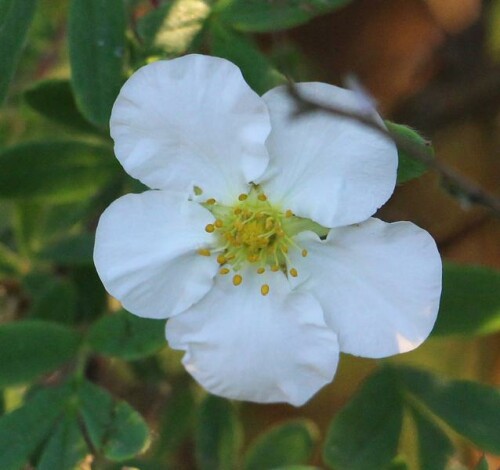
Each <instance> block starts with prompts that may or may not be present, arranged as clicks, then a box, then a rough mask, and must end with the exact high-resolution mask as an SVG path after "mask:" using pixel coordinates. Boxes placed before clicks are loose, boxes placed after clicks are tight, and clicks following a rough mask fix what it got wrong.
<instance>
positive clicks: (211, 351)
mask: <svg viewBox="0 0 500 470" xmlns="http://www.w3.org/2000/svg"><path fill="white" fill-rule="evenodd" d="M271 277H272V278H273V279H270V278H271ZM263 282H268V283H269V285H270V286H271V290H270V292H269V294H268V295H267V296H265V297H264V296H262V295H261V294H260V286H261V284H262V283H263ZM167 339H168V341H169V343H170V346H171V347H173V348H175V349H182V350H184V351H186V354H185V355H184V359H183V363H184V365H185V367H186V369H187V370H188V372H189V373H190V374H191V375H193V377H194V378H195V379H196V380H197V381H198V382H199V383H200V384H201V385H202V386H203V387H205V388H206V389H207V390H208V391H210V392H212V393H214V394H216V395H221V396H223V397H226V398H232V399H238V400H249V401H255V402H259V403H271V402H288V403H291V404H293V405H295V406H299V405H302V404H303V403H305V402H306V401H307V400H308V399H309V398H310V397H311V396H312V395H313V394H314V393H316V392H317V391H318V390H319V389H320V388H321V387H322V386H323V385H325V384H327V383H329V382H330V381H331V380H332V378H333V375H334V373H335V370H336V367H337V362H338V344H337V339H336V336H335V334H334V333H333V332H332V331H331V330H330V329H329V328H328V327H327V326H326V325H325V323H324V321H323V314H322V311H321V308H320V306H319V304H318V302H317V301H316V300H315V299H314V298H313V297H312V296H311V295H309V294H307V293H291V292H290V286H289V285H288V282H287V280H286V278H285V277H284V276H283V274H281V273H279V274H276V273H272V274H269V275H268V276H267V278H266V275H262V276H258V275H256V274H250V275H247V274H246V273H243V283H242V285H240V286H238V287H234V286H233V285H232V284H231V279H228V278H221V277H219V278H217V280H216V285H215V287H214V289H212V290H211V291H210V293H209V294H207V296H205V297H204V298H203V299H202V300H201V301H200V302H199V303H197V304H196V305H194V306H193V307H192V308H190V309H189V310H188V311H186V312H183V313H182V314H181V315H178V316H176V317H175V318H172V319H170V320H169V321H168V322H167Z"/></svg>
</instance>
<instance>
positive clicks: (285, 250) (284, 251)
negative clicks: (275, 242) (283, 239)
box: [281, 245, 288, 254]
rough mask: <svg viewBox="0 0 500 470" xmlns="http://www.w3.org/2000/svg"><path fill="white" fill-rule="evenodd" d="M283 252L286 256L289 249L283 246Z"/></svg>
mask: <svg viewBox="0 0 500 470" xmlns="http://www.w3.org/2000/svg"><path fill="white" fill-rule="evenodd" d="M281 251H282V252H283V253H285V254H286V253H288V247H287V246H286V245H283V246H282V247H281Z"/></svg>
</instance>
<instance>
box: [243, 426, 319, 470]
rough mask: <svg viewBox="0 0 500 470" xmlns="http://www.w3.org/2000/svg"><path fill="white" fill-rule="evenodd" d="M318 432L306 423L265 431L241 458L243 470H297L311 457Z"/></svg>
mask: <svg viewBox="0 0 500 470" xmlns="http://www.w3.org/2000/svg"><path fill="white" fill-rule="evenodd" d="M318 436H319V432H318V429H317V428H316V426H315V424H314V423H313V422H311V421H309V420H303V419H302V420H295V421H289V422H287V423H283V424H281V425H279V426H275V427H274V428H272V429H270V430H268V431H266V432H265V433H264V434H262V435H261V436H260V437H258V438H257V439H256V440H255V442H253V443H252V445H251V446H250V448H249V449H248V451H247V453H246V455H245V462H244V467H243V468H244V469H245V470H267V469H276V468H278V467H279V468H282V467H283V468H293V467H295V468H299V467H300V466H299V467H297V465H299V464H306V463H307V462H309V460H310V459H311V457H312V454H313V451H314V446H315V444H316V442H317V440H318Z"/></svg>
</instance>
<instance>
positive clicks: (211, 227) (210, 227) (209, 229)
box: [205, 224, 215, 233]
mask: <svg viewBox="0 0 500 470" xmlns="http://www.w3.org/2000/svg"><path fill="white" fill-rule="evenodd" d="M214 231H215V226H214V225H213V224H207V225H206V226H205V232H208V233H213V232H214Z"/></svg>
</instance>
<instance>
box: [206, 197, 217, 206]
mask: <svg viewBox="0 0 500 470" xmlns="http://www.w3.org/2000/svg"><path fill="white" fill-rule="evenodd" d="M205 204H208V205H209V206H213V205H214V204H215V199H214V198H213V197H211V198H210V199H207V200H206V201H205Z"/></svg>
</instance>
